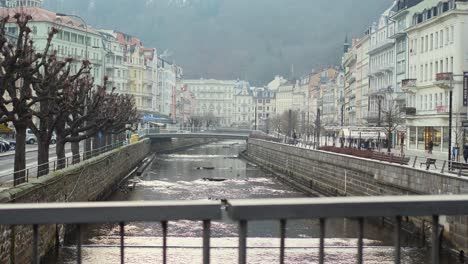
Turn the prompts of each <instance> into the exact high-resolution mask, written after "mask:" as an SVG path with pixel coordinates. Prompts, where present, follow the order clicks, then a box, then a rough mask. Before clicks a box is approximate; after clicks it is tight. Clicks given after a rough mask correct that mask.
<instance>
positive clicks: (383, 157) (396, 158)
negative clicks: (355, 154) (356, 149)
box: [371, 152, 410, 165]
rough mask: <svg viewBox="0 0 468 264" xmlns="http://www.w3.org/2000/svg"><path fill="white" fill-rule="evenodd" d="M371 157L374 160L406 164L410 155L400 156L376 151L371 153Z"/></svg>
mask: <svg viewBox="0 0 468 264" xmlns="http://www.w3.org/2000/svg"><path fill="white" fill-rule="evenodd" d="M371 158H372V159H375V160H380V161H386V162H390V163H397V164H400V165H408V164H409V162H410V157H405V156H403V157H401V156H395V155H389V154H383V153H378V152H374V153H372V155H371Z"/></svg>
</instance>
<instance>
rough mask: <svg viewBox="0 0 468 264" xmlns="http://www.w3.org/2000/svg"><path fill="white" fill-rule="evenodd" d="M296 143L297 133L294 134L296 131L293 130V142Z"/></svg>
mask: <svg viewBox="0 0 468 264" xmlns="http://www.w3.org/2000/svg"><path fill="white" fill-rule="evenodd" d="M296 143H297V135H296V131H294V132H293V144H294V145H296Z"/></svg>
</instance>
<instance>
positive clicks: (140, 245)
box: [54, 141, 458, 264]
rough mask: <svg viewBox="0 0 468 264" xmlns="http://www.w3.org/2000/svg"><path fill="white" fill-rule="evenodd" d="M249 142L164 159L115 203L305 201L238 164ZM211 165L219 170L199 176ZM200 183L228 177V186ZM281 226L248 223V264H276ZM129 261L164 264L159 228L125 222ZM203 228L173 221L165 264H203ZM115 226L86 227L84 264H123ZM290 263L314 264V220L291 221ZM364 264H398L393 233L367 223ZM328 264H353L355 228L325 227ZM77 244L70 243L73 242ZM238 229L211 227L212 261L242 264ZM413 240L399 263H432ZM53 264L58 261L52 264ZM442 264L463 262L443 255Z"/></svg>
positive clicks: (71, 250)
mask: <svg viewBox="0 0 468 264" xmlns="http://www.w3.org/2000/svg"><path fill="white" fill-rule="evenodd" d="M243 149H245V142H238V141H223V142H219V143H213V144H209V145H204V146H200V147H195V148H192V149H188V150H186V151H182V152H179V153H176V154H169V155H161V156H159V157H157V158H156V159H155V161H154V162H153V163H152V164H151V165H150V166H149V168H148V169H147V170H146V172H145V173H144V175H143V176H142V177H141V178H140V179H139V180H138V183H137V184H136V186H135V189H134V190H129V189H127V188H123V189H122V190H120V191H119V192H117V193H115V194H114V195H113V196H112V197H111V199H110V200H112V201H158V200H199V199H233V198H236V199H239V198H286V197H304V195H303V194H302V193H299V192H297V191H295V190H293V189H291V188H289V187H287V186H285V185H283V184H281V183H280V182H278V181H276V180H275V179H274V178H273V177H272V175H269V174H268V173H266V172H264V171H262V170H261V169H259V168H258V167H257V166H255V165H254V164H251V163H248V162H246V161H244V160H241V159H239V158H238V154H239V153H240V151H242V150H243ZM199 167H214V168H215V169H214V170H199V169H198V168H199ZM203 178H224V179H226V181H223V182H211V181H205V180H203ZM278 230H279V223H278V222H273V221H262V222H249V230H248V236H249V239H248V247H249V249H248V251H247V254H248V263H278V262H279V248H278V247H279V244H280V242H279V239H278V237H279V231H278ZM125 233H126V237H125V244H126V248H125V252H126V254H125V260H126V263H162V257H161V256H162V255H161V251H162V250H161V245H162V239H161V236H162V231H161V226H160V223H127V224H126V227H125ZM201 233H202V225H201V223H200V222H189V221H179V222H169V225H168V245H169V249H168V260H169V261H168V263H191V264H196V263H201V262H202V257H201V256H202V250H201V245H202V240H201ZM118 234H119V228H118V226H117V225H112V224H107V225H88V226H86V228H84V238H83V263H99V264H107V263H118V262H119V260H120V255H119V254H120V251H119V247H118V245H119V235H118ZM286 235H287V240H286V246H287V249H286V263H317V259H318V245H319V240H318V237H319V223H318V221H317V220H301V221H288V225H287V233H286ZM364 236H365V240H364V244H365V248H364V261H365V263H379V264H384V263H393V248H392V244H393V242H392V227H391V226H389V225H385V226H382V225H381V224H379V223H367V222H366V224H365V234H364ZM326 237H327V238H326V241H325V243H326V249H325V253H326V263H336V264H341V263H355V259H356V252H357V248H356V244H357V222H356V221H354V220H349V219H331V220H327V224H326ZM71 241H73V240H71ZM237 243H238V242H237V225H236V224H235V223H224V222H214V223H212V240H211V246H212V247H213V249H212V252H211V254H212V261H211V263H222V264H225V263H226V264H227V263H237V248H236V247H237ZM420 243H421V242H420V241H418V239H417V238H415V237H412V236H411V235H408V234H405V235H404V236H403V241H402V244H403V245H404V248H403V249H402V254H403V259H402V263H408V264H412V263H415V264H416V263H418V264H419V263H430V261H429V256H430V252H429V251H428V250H427V249H426V248H421V247H419V246H418V244H420ZM74 259H75V245H74V244H73V242H71V243H65V245H64V247H63V248H62V250H61V252H60V256H59V261H58V262H59V263H75V261H74ZM54 262H56V261H54ZM441 263H444V264H449V263H458V262H455V261H454V259H450V258H449V257H447V256H443V261H442V262H441Z"/></svg>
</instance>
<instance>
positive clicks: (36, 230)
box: [32, 225, 40, 264]
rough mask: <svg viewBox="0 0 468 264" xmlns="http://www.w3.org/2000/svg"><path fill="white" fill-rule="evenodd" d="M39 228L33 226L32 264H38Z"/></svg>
mask: <svg viewBox="0 0 468 264" xmlns="http://www.w3.org/2000/svg"><path fill="white" fill-rule="evenodd" d="M39 262H40V255H39V226H38V225H33V261H32V263H34V264H39Z"/></svg>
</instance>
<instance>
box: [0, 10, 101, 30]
mask: <svg viewBox="0 0 468 264" xmlns="http://www.w3.org/2000/svg"><path fill="white" fill-rule="evenodd" d="M18 12H19V13H25V14H28V15H31V16H32V18H33V19H32V21H35V22H50V23H54V24H56V25H57V26H58V27H59V28H60V27H68V28H73V29H76V30H81V31H86V25H83V23H82V22H81V21H80V20H78V19H75V18H73V17H68V16H57V13H55V12H52V11H49V10H46V9H42V8H39V7H21V8H0V15H1V16H2V17H4V16H6V15H9V16H10V17H13V16H14V15H15V14H16V13H18ZM11 20H12V21H13V18H12V19H11ZM87 27H88V32H89V33H94V34H99V33H98V32H97V31H96V30H95V29H94V28H92V27H90V26H89V25H87Z"/></svg>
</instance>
